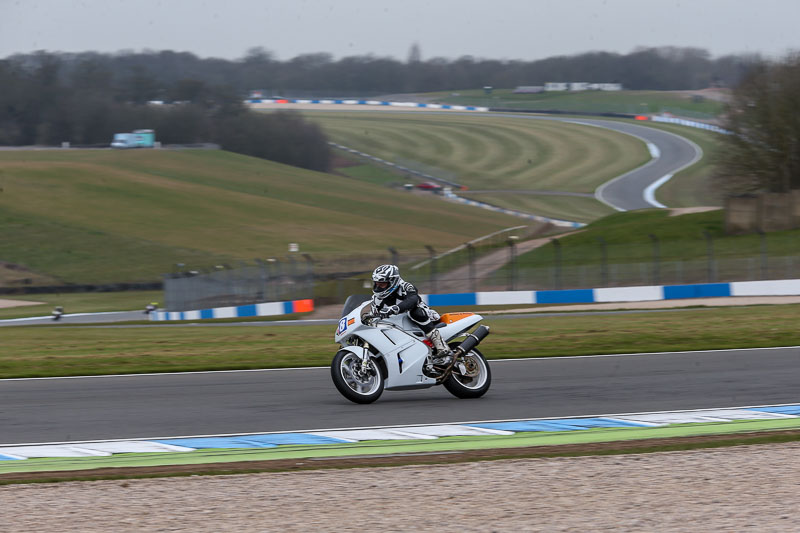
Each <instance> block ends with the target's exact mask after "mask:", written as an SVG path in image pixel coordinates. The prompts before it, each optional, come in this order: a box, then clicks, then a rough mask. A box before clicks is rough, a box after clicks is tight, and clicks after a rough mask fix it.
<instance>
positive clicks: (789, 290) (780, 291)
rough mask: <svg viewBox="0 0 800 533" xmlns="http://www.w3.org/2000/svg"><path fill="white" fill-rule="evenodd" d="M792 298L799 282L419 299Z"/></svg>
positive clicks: (444, 302) (435, 302)
mask: <svg viewBox="0 0 800 533" xmlns="http://www.w3.org/2000/svg"><path fill="white" fill-rule="evenodd" d="M792 295H800V279H784V280H769V281H736V282H732V283H699V284H692V285H653V286H645V287H610V288H602V289H576V290H554V291H496V292H464V293H457V294H429V295H423V297H422V299H423V300H424V301H425V303H427V304H428V305H432V306H458V305H519V304H523V305H527V304H577V303H601V302H642V301H649V300H682V299H685V298H719V297H727V296H792Z"/></svg>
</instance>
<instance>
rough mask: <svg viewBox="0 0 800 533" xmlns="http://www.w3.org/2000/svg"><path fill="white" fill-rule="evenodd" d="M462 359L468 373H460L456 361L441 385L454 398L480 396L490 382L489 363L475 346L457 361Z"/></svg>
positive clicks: (484, 392) (486, 389) (487, 388)
mask: <svg viewBox="0 0 800 533" xmlns="http://www.w3.org/2000/svg"><path fill="white" fill-rule="evenodd" d="M455 346H457V345H453V347H455ZM462 359H463V364H464V367H465V369H466V370H467V374H469V375H463V374H462V373H461V371H460V369H459V368H458V365H459V362H458V361H457V362H456V368H454V369H453V373H452V374H450V377H448V378H447V379H446V380H444V383H442V385H444V388H445V389H447V390H448V392H450V394H452V395H453V396H455V397H456V398H480V397H481V396H483V395H484V394H486V391H488V390H489V386H490V385H491V384H492V371H491V370H490V369H489V363H487V362H486V358H485V357H484V356H483V354H482V353H481V352H479V351H478V349H477V348H473V349H472V350H470V351H469V352H468V353H467V354H466V355H464V357H463V358H460V359H459V361H461V360H462Z"/></svg>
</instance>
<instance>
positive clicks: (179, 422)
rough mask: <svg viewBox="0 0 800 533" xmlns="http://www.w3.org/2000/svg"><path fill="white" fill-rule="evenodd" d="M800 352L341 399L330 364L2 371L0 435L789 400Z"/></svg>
mask: <svg viewBox="0 0 800 533" xmlns="http://www.w3.org/2000/svg"><path fill="white" fill-rule="evenodd" d="M489 349H490V348H489V347H488V346H487V350H489ZM532 349H535V347H532ZM798 357H800V347H791V348H765V349H755V350H724V351H709V352H683V353H666V354H633V355H619V356H595V357H592V356H583V357H564V358H546V359H527V360H504V361H490V364H491V367H492V371H493V384H492V388H491V390H490V391H489V393H488V394H487V395H486V396H484V397H483V398H481V399H478V400H458V399H456V398H454V397H452V396H451V395H450V394H449V393H448V392H447V391H446V390H445V389H444V388H442V387H434V388H431V389H425V390H417V391H399V392H392V391H386V392H384V395H383V396H382V397H381V398H380V399H379V400H378V401H377V402H376V403H374V404H370V405H356V404H352V403H350V402H348V401H347V400H345V399H344V398H342V397H341V396H340V395H339V393H338V392H337V391H336V389H335V388H334V387H333V384H332V383H331V378H330V370H329V369H328V368H312V369H287V370H269V371H241V372H238V371H232V372H209V373H185V374H160V375H159V374H152V375H136V376H108V377H89V378H45V379H20V380H2V381H0V444H22V443H35V442H57V441H74V440H95V439H126V438H154V437H170V436H188V435H207V434H227V433H248V432H250V433H255V432H272V431H292V430H313V429H332V428H346V427H350V428H352V427H364V426H380V425H402V424H428V423H450V422H469V421H485V420H500V419H515V418H536V417H566V416H583V415H600V414H605V413H624V412H637V411H658V410H678V409H696V408H714V407H719V408H724V407H729V406H731V405H760V404H781V403H791V402H796V401H797V399H798V398H797V380H798V377H800V372H798V365H797V361H798Z"/></svg>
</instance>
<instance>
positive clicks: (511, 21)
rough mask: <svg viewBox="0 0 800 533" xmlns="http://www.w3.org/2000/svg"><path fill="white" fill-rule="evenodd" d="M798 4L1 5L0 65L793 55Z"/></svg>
mask: <svg viewBox="0 0 800 533" xmlns="http://www.w3.org/2000/svg"><path fill="white" fill-rule="evenodd" d="M799 23H800V1H799V0H279V1H276V0H260V1H257V0H207V1H206V0H102V1H101V0H0V57H7V56H9V55H11V54H13V53H16V52H31V51H34V50H50V51H66V52H81V51H100V52H115V51H119V50H125V49H127V50H134V51H141V50H143V49H150V50H175V51H188V52H193V53H195V54H197V55H199V56H200V57H222V58H228V59H235V58H241V57H243V56H244V55H245V52H246V50H247V49H249V48H251V47H255V46H261V47H263V48H265V49H266V50H269V51H271V52H273V53H274V54H275V56H276V57H277V58H278V59H281V60H286V59H291V58H292V57H295V56H297V55H300V54H305V53H313V52H328V53H330V54H332V55H333V56H334V57H335V58H337V59H338V58H341V57H345V56H349V55H366V54H373V55H376V56H391V57H394V58H396V59H400V60H405V59H406V58H407V56H408V51H409V48H410V47H411V45H412V44H413V43H415V42H416V43H418V44H419V46H420V49H421V51H422V58H423V60H424V59H429V58H431V57H437V56H438V57H445V58H450V59H453V58H457V57H460V56H463V55H472V56H475V57H478V58H491V59H523V60H533V59H541V58H544V57H550V56H554V55H562V54H563V55H571V54H577V53H581V52H586V51H592V50H602V51H609V52H618V53H629V52H630V51H631V50H633V49H634V48H635V47H637V46H693V47H699V48H705V49H707V50H708V51H709V52H711V54H712V56H714V57H718V56H720V55H725V54H730V53H741V52H759V53H762V54H764V55H767V56H781V55H783V54H785V53H786V52H787V51H788V50H790V49H795V50H798V49H800V29H799V28H798V24H799Z"/></svg>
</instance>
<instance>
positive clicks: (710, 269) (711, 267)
mask: <svg viewBox="0 0 800 533" xmlns="http://www.w3.org/2000/svg"><path fill="white" fill-rule="evenodd" d="M703 235H705V237H706V248H707V250H708V269H707V270H708V282H709V283H711V282H713V281H715V279H714V278H715V276H714V238H713V237H712V236H711V234H710V233H709V232H708V231H706V230H703Z"/></svg>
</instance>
